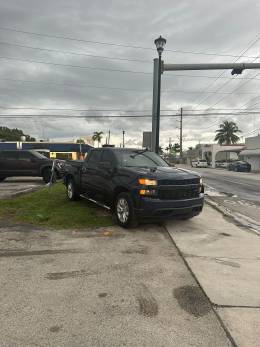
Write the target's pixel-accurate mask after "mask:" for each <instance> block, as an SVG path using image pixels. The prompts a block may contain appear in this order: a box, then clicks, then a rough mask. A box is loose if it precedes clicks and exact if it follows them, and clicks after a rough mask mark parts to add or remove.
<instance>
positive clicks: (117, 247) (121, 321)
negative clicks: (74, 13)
mask: <svg viewBox="0 0 260 347" xmlns="http://www.w3.org/2000/svg"><path fill="white" fill-rule="evenodd" d="M0 225H1V227H0V235H1V239H0V241H1V245H0V290H1V311H0V334H1V346H3V347H18V346H19V347H30V346H55V347H57V346H69V347H74V346H77V347H78V346H84V347H86V346H91V347H92V346H120V347H121V346H149V347H150V346H156V347H158V346H162V347H165V346H231V343H230V341H229V339H228V338H227V336H226V333H225V331H224V329H223V328H222V327H221V324H220V322H219V320H218V319H217V317H216V315H215V313H214V311H213V310H212V308H211V305H210V303H209V301H208V300H207V298H206V296H205V295H204V294H203V292H202V290H201V289H200V288H199V286H198V285H197V283H196V281H195V280H194V278H193V277H192V275H191V273H190V272H189V270H188V269H187V267H186V265H185V264H184V262H183V259H182V258H181V257H180V255H179V253H178V251H177V249H176V247H175V246H174V245H173V243H172V241H171V239H170V237H169V235H168V234H167V232H166V231H165V229H164V228H162V227H159V226H156V225H154V226H143V227H140V228H138V229H134V230H132V231H127V230H123V229H121V228H119V227H113V228H101V229H97V230H83V231H76V230H70V231H59V232H55V231H53V230H44V229H36V228H33V227H32V226H28V225H27V226H26V225H11V224H10V223H8V222H6V221H5V222H3V221H1V223H0Z"/></svg>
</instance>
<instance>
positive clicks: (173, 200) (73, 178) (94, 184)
mask: <svg viewBox="0 0 260 347" xmlns="http://www.w3.org/2000/svg"><path fill="white" fill-rule="evenodd" d="M64 171H65V173H64V184H65V185H66V187H67V197H68V199H69V200H76V199H78V198H79V197H80V196H81V197H85V198H87V199H89V200H91V201H94V202H96V203H98V204H102V205H103V206H106V207H108V208H110V209H111V210H112V211H113V212H114V213H115V216H116V219H117V222H118V224H119V225H121V226H123V227H132V226H135V225H137V224H138V222H140V221H149V222H150V221H159V220H165V219H169V218H178V219H189V218H192V217H193V216H196V215H198V214H199V213H200V212H201V211H202V208H203V202H204V187H203V184H202V179H201V177H200V176H199V175H198V174H197V173H194V172H191V171H188V170H184V169H177V168H175V167H171V166H169V164H167V163H166V162H165V161H164V160H163V159H162V158H161V157H160V156H158V155H157V154H155V153H154V152H151V151H148V150H140V149H132V148H112V147H106V148H96V149H92V150H91V151H90V152H89V154H88V156H87V157H86V159H85V161H82V162H79V161H78V162H70V163H67V165H65V169H64Z"/></svg>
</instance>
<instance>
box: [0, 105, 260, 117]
mask: <svg viewBox="0 0 260 347" xmlns="http://www.w3.org/2000/svg"><path fill="white" fill-rule="evenodd" d="M0 109H4V110H38V111H78V112H126V113H127V112H133V113H134V112H149V111H150V110H126V109H114V108H113V109H100V108H88V109H78V108H44V107H10V106H3V105H0ZM209 110H210V111H212V112H214V111H215V112H217V111H241V112H244V113H248V111H249V110H251V111H254V112H256V113H257V112H259V113H260V109H259V111H257V110H258V109H253V108H251V109H247V110H245V109H243V108H215V109H208V108H207V109H200V110H192V109H191V110H189V109H183V111H185V112H198V111H199V112H203V113H201V114H206V115H208V114H216V113H212V112H211V113H209V112H206V111H209ZM172 111H178V109H162V110H161V112H172ZM241 112H239V113H241ZM186 115H187V114H184V116H186ZM197 115H198V113H193V116H194V117H196V116H197ZM164 116H165V115H164Z"/></svg>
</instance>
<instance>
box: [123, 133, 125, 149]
mask: <svg viewBox="0 0 260 347" xmlns="http://www.w3.org/2000/svg"><path fill="white" fill-rule="evenodd" d="M123 148H125V131H124V130H123Z"/></svg>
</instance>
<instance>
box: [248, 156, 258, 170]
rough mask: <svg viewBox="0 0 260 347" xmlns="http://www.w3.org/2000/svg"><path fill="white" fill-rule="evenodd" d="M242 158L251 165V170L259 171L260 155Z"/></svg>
mask: <svg viewBox="0 0 260 347" xmlns="http://www.w3.org/2000/svg"><path fill="white" fill-rule="evenodd" d="M244 158H245V159H244V160H245V161H247V162H248V163H249V164H250V165H251V170H256V171H259V170H260V155H248V156H247V155H245V156H244Z"/></svg>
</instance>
